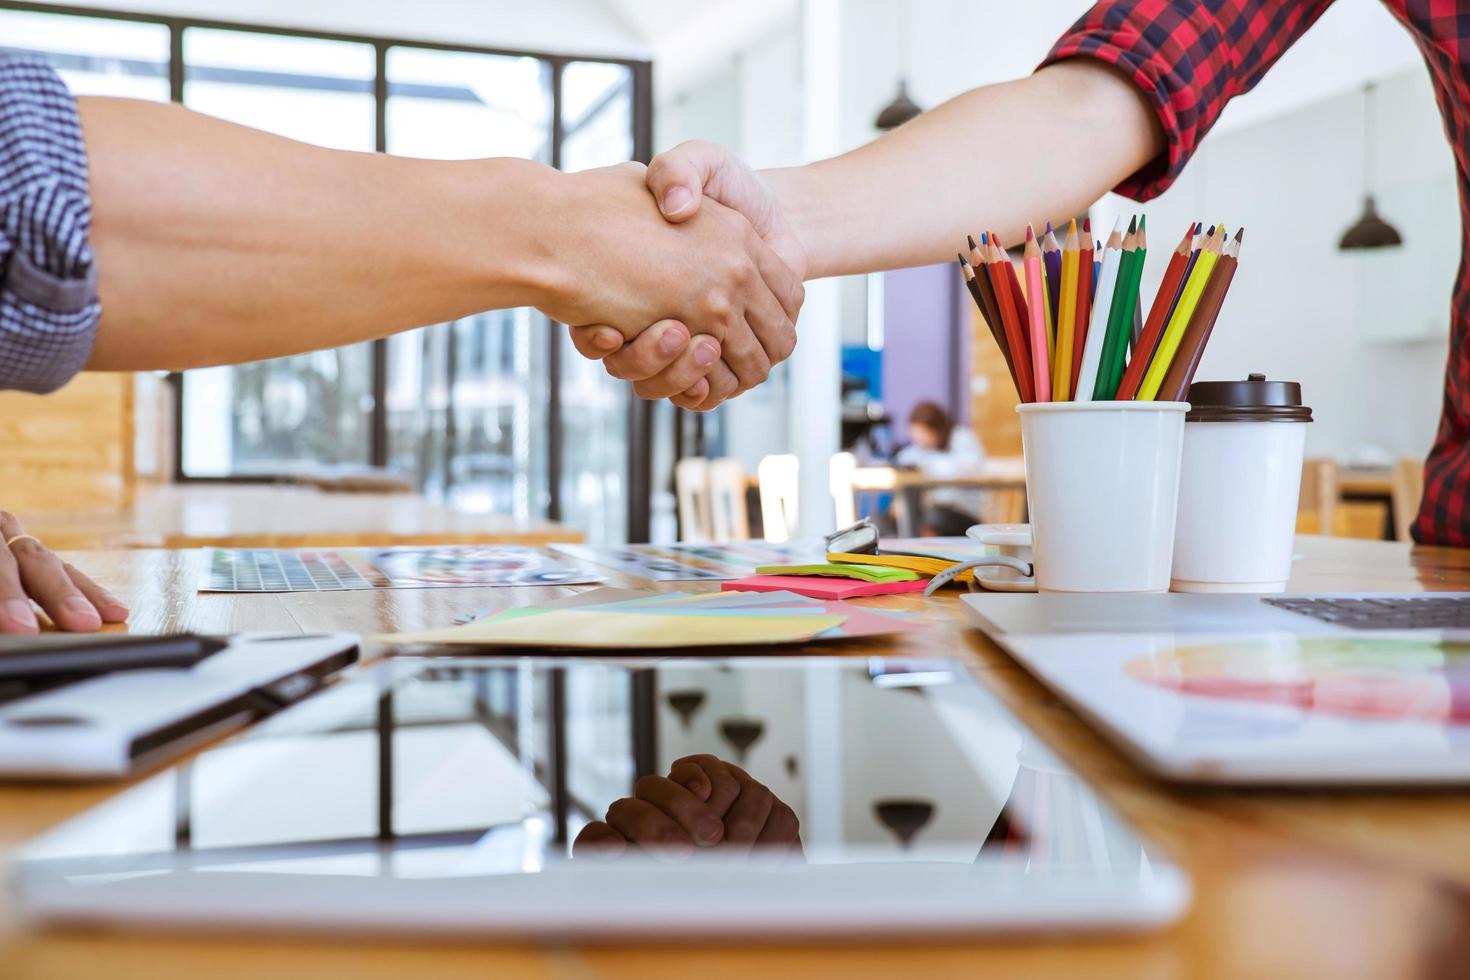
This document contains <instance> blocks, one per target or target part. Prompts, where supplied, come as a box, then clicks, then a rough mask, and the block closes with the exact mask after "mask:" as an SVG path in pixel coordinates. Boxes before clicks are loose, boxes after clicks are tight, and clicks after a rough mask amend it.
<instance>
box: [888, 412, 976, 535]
mask: <svg viewBox="0 0 1470 980" xmlns="http://www.w3.org/2000/svg"><path fill="white" fill-rule="evenodd" d="M984 460H985V451H984V450H983V449H981V448H980V440H979V439H976V438H975V434H974V433H973V432H971V431H970V430H969V429H967V428H965V427H963V426H957V425H955V422H954V419H952V418H950V415H949V413H948V412H946V411H945V410H944V409H943V408H941V407H940V406H939V405H936V404H935V403H934V402H919V404H917V405H915V406H914V409H913V411H912V412H910V413H909V444H908V445H907V446H905V447H903V448H902V449H900V450H899V451H898V455H896V456H895V457H894V460H893V461H894V462H895V463H897V464H898V465H899V466H909V467H914V468H916V469H918V470H919V471H920V472H922V473H923V474H924V475H925V476H930V477H935V478H939V479H944V478H946V477H953V476H964V475H965V474H967V473H973V472H974V471H976V470H978V469H979V468H980V464H981V463H982V462H984ZM983 500H984V497H983V494H982V493H981V491H979V490H965V489H962V488H960V487H936V488H934V489H932V490H930V491H929V492H928V493H927V494H926V503H927V506H926V507H925V509H924V513H923V515H922V516H921V517H920V520H919V529H920V533H921V534H923V535H924V536H925V537H936V536H937V537H952V536H958V535H962V534H964V533H965V531H966V530H967V529H968V528H969V527H970V525H972V524H979V523H980V509H981V506H982V504H983Z"/></svg>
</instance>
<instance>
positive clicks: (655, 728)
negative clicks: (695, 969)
mask: <svg viewBox="0 0 1470 980" xmlns="http://www.w3.org/2000/svg"><path fill="white" fill-rule="evenodd" d="M691 756H699V757H700V760H701V761H700V762H699V763H698V764H699V765H701V766H715V767H722V770H721V771H724V772H726V773H732V774H733V773H734V772H736V771H737V770H736V769H733V768H731V767H732V766H733V767H738V771H739V772H740V773H743V774H748V776H749V779H750V780H753V781H754V783H755V784H757V785H758V789H757V788H756V787H755V786H752V785H750V784H747V783H745V782H741V783H740V786H741V789H740V790H739V796H738V798H736V801H735V802H730V799H729V798H724V799H723V800H722V802H721V803H720V805H721V806H722V807H728V808H729V809H727V810H726V811H725V812H727V813H729V812H731V811H733V809H734V808H735V807H736V806H739V805H741V804H742V802H743V801H745V800H746V797H747V794H750V800H751V808H750V815H751V816H753V818H754V821H753V822H752V824H751V827H757V826H758V827H759V830H758V836H756V838H755V841H754V843H751V842H750V841H749V840H748V839H746V840H744V841H742V840H721V841H719V842H718V843H716V844H714V845H711V846H707V847H705V846H698V847H696V846H692V845H691V843H690V840H689V838H688V834H687V833H684V832H675V833H674V834H673V836H671V837H670V838H668V839H667V840H665V841H662V842H660V841H657V840H651V839H648V838H638V837H637V835H636V833H635V834H634V835H633V837H631V838H625V837H623V836H622V834H621V833H619V832H617V831H615V830H612V828H620V827H621V828H625V829H626V826H627V825H626V824H625V823H624V822H623V821H624V820H625V819H626V818H629V817H630V816H631V815H632V814H635V813H638V812H640V810H639V807H640V806H641V804H637V803H629V802H624V801H629V800H633V799H635V798H636V797H638V796H639V794H640V791H639V790H635V787H642V790H641V793H653V792H654V790H658V789H659V787H660V786H662V787H663V788H664V789H667V786H666V785H665V784H664V783H661V782H659V781H658V780H655V781H654V788H653V790H650V789H649V788H648V786H649V784H648V783H640V782H639V779H640V777H641V776H645V775H655V776H667V775H668V774H669V773H670V772H671V771H672V770H671V767H672V765H673V763H674V762H675V761H676V760H679V759H683V758H688V757H691ZM660 792H661V790H660ZM646 798H647V797H645V799H646ZM654 798H662V797H658V796H657V794H656V793H655V794H654ZM714 800H715V797H713V796H712V797H711V801H712V805H713V802H714ZM763 814H764V816H763ZM788 817H789V818H790V819H788ZM732 826H733V825H732ZM676 830H677V828H676ZM731 832H732V833H733V831H731ZM610 833H611V834H612V837H610ZM681 833H682V834H683V835H682V836H681ZM613 838H616V839H613ZM619 841H621V843H619ZM14 875H15V881H14V885H15V887H16V892H17V894H18V895H19V900H20V903H21V905H22V906H23V908H24V910H25V911H26V912H28V913H29V914H30V915H32V916H34V917H36V918H37V919H39V920H40V921H42V922H45V923H63V924H73V923H85V924H90V925H101V926H107V927H114V926H115V927H129V928H137V929H171V930H177V929H180V928H200V929H210V930H214V931H218V930H220V929H236V930H252V929H254V930H263V929H268V930H271V931H273V932H275V933H279V932H295V933H312V932H327V933H342V932H354V933H360V934H364V935H371V936H374V937H378V936H383V935H391V934H434V935H441V936H446V937H460V938H464V937H510V938H513V939H515V940H517V941H526V940H528V939H530V938H532V937H539V938H543V939H561V938H567V937H579V938H597V939H600V940H606V941H621V940H646V939H648V938H655V939H682V938H687V937H690V936H758V937H777V938H779V937H783V936H803V937H805V936H811V935H831V936H853V937H864V938H867V937H871V936H874V935H897V936H919V935H969V934H980V935H983V934H987V933H995V934H1004V935H1007V936H1009V935H1013V934H1015V933H1018V932H1020V933H1025V932H1056V931H1096V930H1124V931H1137V930H1142V929H1149V928H1154V927H1158V926H1161V925H1164V924H1166V923H1168V922H1171V921H1173V920H1174V919H1176V918H1177V917H1178V916H1179V915H1180V914H1181V913H1182V911H1183V910H1184V908H1185V907H1186V905H1187V902H1188V897H1189V883H1188V880H1187V878H1186V877H1185V875H1184V874H1183V872H1181V871H1180V870H1179V869H1178V868H1177V867H1176V866H1175V865H1174V864H1172V863H1171V862H1170V860H1169V858H1168V856H1167V855H1165V854H1163V853H1161V852H1160V851H1159V849H1158V848H1156V847H1154V846H1152V845H1150V844H1148V843H1147V842H1145V841H1144V840H1142V839H1141V838H1139V837H1138V836H1137V835H1136V834H1135V833H1134V832H1133V831H1132V830H1131V829H1129V827H1128V826H1127V825H1126V824H1125V823H1124V822H1123V821H1122V820H1121V819H1120V818H1119V817H1118V816H1117V815H1116V814H1115V813H1114V812H1113V811H1112V810H1111V808H1109V807H1108V806H1107V804H1105V803H1104V802H1103V801H1102V800H1101V799H1100V798H1099V797H1098V796H1097V795H1096V794H1094V792H1093V791H1092V789H1091V787H1090V786H1089V785H1088V784H1087V783H1086V782H1085V781H1084V780H1082V779H1081V778H1079V777H1078V776H1077V774H1076V773H1074V772H1073V771H1072V770H1071V769H1069V768H1068V767H1067V765H1066V764H1065V763H1064V762H1062V761H1061V760H1060V759H1059V758H1057V757H1056V756H1055V755H1053V754H1052V753H1051V752H1050V751H1049V750H1048V749H1047V748H1046V746H1045V745H1043V744H1042V743H1041V742H1040V741H1038V740H1037V739H1036V738H1035V737H1034V736H1033V735H1032V734H1031V733H1030V732H1029V731H1028V730H1027V729H1026V728H1025V726H1023V725H1022V724H1021V723H1020V722H1018V721H1017V720H1016V719H1015V717H1014V716H1012V715H1010V714H1009V713H1008V712H1007V711H1006V710H1005V709H1004V708H1002V707H1001V705H1000V704H999V703H998V702H997V701H996V700H995V698H994V697H993V696H992V695H990V694H989V693H988V692H987V690H986V689H985V688H984V687H983V686H981V685H980V684H979V683H978V682H977V681H976V679H975V678H974V677H972V676H971V675H970V674H969V673H968V672H967V671H966V670H965V668H964V667H963V665H961V664H960V663H958V662H956V661H954V660H951V659H935V660H918V659H902V660H898V659H884V658H841V657H832V658H817V657H812V658H803V657H782V658H736V659H725V660H721V659H713V660H708V661H706V660H698V661H693V660H657V661H654V660H634V659H599V660H590V659H585V658H580V659H572V658H568V659H554V658H535V659H525V658H522V659H515V658H503V657H485V658H476V659H473V660H455V659H433V660H414V659H411V658H400V659H396V660H393V661H388V662H385V663H383V664H380V665H377V666H375V667H373V668H372V669H371V670H359V671H357V672H349V675H348V676H347V677H346V678H344V679H343V681H342V682H340V683H338V684H336V685H334V686H333V687H331V688H329V689H327V690H324V691H322V692H321V693H319V694H316V695H314V696H313V697H311V698H310V699H308V700H306V701H304V702H302V703H300V704H298V705H296V706H295V707H292V708H288V709H286V710H284V711H282V712H280V713H279V714H277V715H275V716H274V717H273V718H271V719H269V720H267V721H265V722H263V723H261V724H260V725H258V726H256V727H255V728H254V729H252V730H251V731H249V732H248V733H246V734H244V735H243V736H240V737H238V738H236V739H234V740H232V741H229V742H226V743H223V744H221V745H218V746H215V747H212V748H210V749H208V750H206V751H205V752H203V753H201V754H200V755H198V756H196V757H194V758H192V759H191V760H189V761H188V762H187V763H185V764H183V765H180V766H178V767H176V768H174V769H171V770H168V771H167V772H164V773H162V774H160V775H158V776H156V777H154V778H152V779H149V780H147V781H145V782H142V783H140V784H138V785H137V786H135V787H133V788H131V789H130V790H128V791H127V792H125V793H123V794H121V795H120V796H117V797H114V798H113V799H111V800H109V801H107V802H105V803H103V804H102V805H100V806H98V807H96V808H95V809H93V810H91V811H88V812H85V813H82V814H81V815H79V816H78V817H76V818H74V819H73V820H71V821H69V822H68V823H65V824H63V825H61V826H59V827H57V828H56V829H54V830H53V831H52V832H51V833H48V834H47V835H45V836H44V837H42V838H40V839H38V840H35V841H33V842H31V843H29V844H28V845H26V846H25V847H24V849H23V850H22V851H21V852H20V853H19V855H18V856H17V862H16V863H15V864H14Z"/></svg>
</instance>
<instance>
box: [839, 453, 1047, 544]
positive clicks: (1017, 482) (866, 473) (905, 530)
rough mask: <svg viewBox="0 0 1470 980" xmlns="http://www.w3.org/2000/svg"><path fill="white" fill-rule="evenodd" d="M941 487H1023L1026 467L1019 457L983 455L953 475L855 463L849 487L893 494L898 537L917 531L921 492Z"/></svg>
mask: <svg viewBox="0 0 1470 980" xmlns="http://www.w3.org/2000/svg"><path fill="white" fill-rule="evenodd" d="M941 487H959V488H961V489H965V490H994V491H1019V492H1020V493H1022V494H1024V493H1025V491H1026V467H1025V464H1024V462H1023V461H1022V460H1021V459H1020V458H1019V457H1017V458H1014V459H987V460H986V461H985V463H984V465H983V466H981V467H980V469H978V470H975V471H974V472H973V473H964V474H958V475H955V476H929V475H926V474H925V473H923V472H921V471H920V470H914V469H900V468H898V467H894V466H859V467H858V468H857V469H856V470H854V471H853V475H852V489H853V491H854V492H856V493H893V494H895V495H896V496H895V504H896V506H895V507H894V515H893V516H894V521H895V523H896V524H897V525H898V534H899V537H904V538H909V537H913V536H914V535H916V534H918V533H919V526H918V524H919V518H920V516H921V515H922V514H923V513H924V493H925V492H926V491H929V490H937V489H940V488H941Z"/></svg>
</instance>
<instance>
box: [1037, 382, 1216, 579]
mask: <svg viewBox="0 0 1470 980" xmlns="http://www.w3.org/2000/svg"><path fill="white" fill-rule="evenodd" d="M1017 411H1019V412H1020V413H1021V444H1022V448H1023V451H1024V453H1025V456H1026V501H1027V507H1028V509H1029V510H1030V514H1031V545H1032V549H1033V552H1034V554H1035V565H1036V587H1037V589H1038V590H1039V591H1041V592H1166V591H1168V589H1169V569H1170V565H1171V563H1172V561H1173V553H1174V514H1175V505H1176V503H1177V502H1178V495H1179V465H1180V452H1181V449H1182V447H1183V442H1184V414H1185V413H1186V412H1187V411H1189V405H1188V403H1186V402H1146V401H1099V402H1035V403H1031V404H1025V405H1019V406H1017Z"/></svg>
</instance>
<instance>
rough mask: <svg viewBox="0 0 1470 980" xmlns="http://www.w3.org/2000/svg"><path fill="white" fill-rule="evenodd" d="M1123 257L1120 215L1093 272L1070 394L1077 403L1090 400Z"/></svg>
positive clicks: (1100, 360)
mask: <svg viewBox="0 0 1470 980" xmlns="http://www.w3.org/2000/svg"><path fill="white" fill-rule="evenodd" d="M1122 257H1123V219H1122V217H1121V216H1120V217H1119V218H1118V220H1117V222H1116V223H1115V224H1114V225H1113V231H1112V234H1110V235H1108V244H1107V247H1106V248H1104V249H1103V257H1102V265H1101V266H1100V267H1099V269H1098V273H1097V286H1096V287H1095V288H1096V296H1095V297H1094V298H1093V302H1092V317H1091V318H1090V320H1089V321H1088V324H1087V340H1086V342H1085V343H1084V346H1083V351H1082V368H1081V370H1080V371H1079V372H1078V374H1077V385H1076V387H1074V388H1073V390H1072V397H1073V398H1074V399H1075V400H1076V401H1079V402H1090V401H1092V393H1093V390H1094V389H1095V388H1096V387H1097V369H1098V365H1100V364H1101V363H1102V353H1103V350H1102V348H1103V340H1104V339H1105V338H1106V336H1107V332H1108V314H1109V312H1110V311H1111V310H1112V307H1113V291H1114V288H1115V287H1116V285H1117V282H1118V263H1119V262H1120V261H1121V260H1122Z"/></svg>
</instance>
